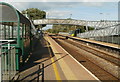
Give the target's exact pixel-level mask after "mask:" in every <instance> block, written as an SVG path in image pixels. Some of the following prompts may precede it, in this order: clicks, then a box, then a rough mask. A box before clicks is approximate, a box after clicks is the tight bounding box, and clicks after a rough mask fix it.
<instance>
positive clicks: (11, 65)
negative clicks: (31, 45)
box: [0, 40, 16, 82]
mask: <svg viewBox="0 0 120 82" xmlns="http://www.w3.org/2000/svg"><path fill="white" fill-rule="evenodd" d="M13 41H14V40H0V82H1V81H4V80H12V78H13V77H14V76H15V74H16V61H15V60H16V57H15V54H16V49H15V46H11V42H13Z"/></svg>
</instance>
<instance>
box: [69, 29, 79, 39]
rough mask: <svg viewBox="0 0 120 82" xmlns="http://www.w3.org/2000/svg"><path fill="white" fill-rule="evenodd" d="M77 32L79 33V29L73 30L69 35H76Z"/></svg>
mask: <svg viewBox="0 0 120 82" xmlns="http://www.w3.org/2000/svg"><path fill="white" fill-rule="evenodd" d="M78 33H80V29H76V30H73V31H71V32H70V33H69V34H70V36H73V37H76V36H77V34H78Z"/></svg>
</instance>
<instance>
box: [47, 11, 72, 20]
mask: <svg viewBox="0 0 120 82" xmlns="http://www.w3.org/2000/svg"><path fill="white" fill-rule="evenodd" d="M70 14H71V12H70V11H64V10H61V11H57V10H53V11H48V12H47V18H60V19H62V18H66V17H68V16H70Z"/></svg>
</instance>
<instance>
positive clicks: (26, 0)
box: [3, 0, 119, 20]
mask: <svg viewBox="0 0 120 82" xmlns="http://www.w3.org/2000/svg"><path fill="white" fill-rule="evenodd" d="M3 1H4V2H8V3H10V4H12V5H13V6H14V7H15V8H17V9H18V10H20V11H22V10H25V9H27V8H39V9H40V10H44V11H46V13H47V18H59V19H67V18H70V17H71V18H72V19H78V20H117V19H118V1H119V0H52V1H51V0H39V1H38V0H14V1H12V0H3ZM95 1H97V2H95Z"/></svg>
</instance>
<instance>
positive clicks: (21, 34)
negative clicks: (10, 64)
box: [0, 2, 36, 71]
mask: <svg viewBox="0 0 120 82" xmlns="http://www.w3.org/2000/svg"><path fill="white" fill-rule="evenodd" d="M0 13H2V15H0V40H14V42H12V43H11V45H10V46H15V48H16V55H15V57H16V70H18V71H19V70H20V66H22V65H23V64H24V63H25V61H26V59H27V57H28V56H29V55H30V54H31V52H32V41H33V36H35V34H36V30H35V28H33V27H34V25H33V24H32V22H31V21H30V20H29V19H28V18H27V17H25V16H24V15H23V14H21V13H20V12H19V11H18V10H17V9H15V8H14V7H13V6H12V5H10V4H8V3H4V2H0ZM4 46H5V45H4Z"/></svg>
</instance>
